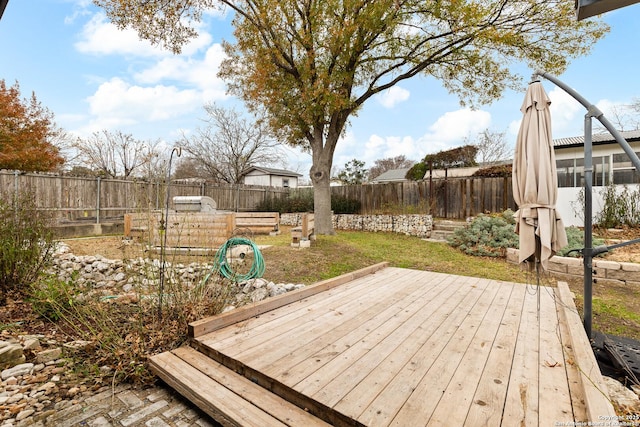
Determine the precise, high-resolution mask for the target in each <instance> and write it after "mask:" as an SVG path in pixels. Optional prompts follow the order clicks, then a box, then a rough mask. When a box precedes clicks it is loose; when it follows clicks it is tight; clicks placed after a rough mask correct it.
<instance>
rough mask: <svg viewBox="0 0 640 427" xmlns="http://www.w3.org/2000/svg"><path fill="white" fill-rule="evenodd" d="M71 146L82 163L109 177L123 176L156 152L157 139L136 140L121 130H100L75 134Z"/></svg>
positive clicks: (155, 154) (139, 167)
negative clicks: (81, 136) (75, 137)
mask: <svg viewBox="0 0 640 427" xmlns="http://www.w3.org/2000/svg"><path fill="white" fill-rule="evenodd" d="M73 146H74V148H75V149H76V150H77V152H78V154H79V158H80V159H81V161H82V162H83V163H84V165H85V166H87V167H89V168H91V169H93V170H96V171H98V172H99V173H101V174H103V175H104V176H106V177H109V178H125V179H126V178H129V177H132V176H134V175H135V172H136V171H140V170H141V169H142V167H143V166H144V165H146V164H148V163H149V162H150V161H151V160H152V158H153V157H154V156H157V146H158V142H149V141H141V140H137V139H135V138H134V137H133V136H132V135H131V134H126V133H123V132H121V131H114V132H110V131H108V130H102V131H100V132H94V133H93V134H92V135H91V136H90V137H88V138H86V139H83V138H78V139H77V140H76V141H75V143H74V144H73ZM147 172H148V171H147ZM145 176H146V175H145Z"/></svg>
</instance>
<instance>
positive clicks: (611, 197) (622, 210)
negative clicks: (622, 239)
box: [571, 184, 640, 228]
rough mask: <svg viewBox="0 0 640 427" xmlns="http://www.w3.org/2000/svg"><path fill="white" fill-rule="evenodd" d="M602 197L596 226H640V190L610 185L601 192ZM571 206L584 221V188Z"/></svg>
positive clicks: (595, 217)
mask: <svg viewBox="0 0 640 427" xmlns="http://www.w3.org/2000/svg"><path fill="white" fill-rule="evenodd" d="M600 196H602V210H601V211H599V212H596V213H595V215H594V218H593V223H594V225H597V226H599V227H602V228H619V227H623V226H625V225H626V226H630V227H637V226H639V225H640V188H636V189H635V190H633V189H630V188H629V187H627V186H626V185H623V186H620V185H616V184H609V185H608V186H606V187H604V188H602V189H601V190H600ZM571 204H572V206H573V211H574V213H575V214H576V216H578V217H579V218H580V219H584V204H585V195H584V188H581V189H580V192H579V193H578V197H577V200H576V201H575V202H572V203H571ZM594 210H595V209H594Z"/></svg>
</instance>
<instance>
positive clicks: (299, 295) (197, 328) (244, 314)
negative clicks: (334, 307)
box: [189, 262, 388, 338]
mask: <svg viewBox="0 0 640 427" xmlns="http://www.w3.org/2000/svg"><path fill="white" fill-rule="evenodd" d="M387 265H388V263H387V262H382V263H378V264H374V265H372V266H369V267H365V268H362V269H360V270H356V271H354V272H351V273H346V274H342V275H340V276H337V277H334V278H332V279H327V280H322V281H320V282H317V283H315V284H313V285H309V286H306V287H304V288H301V289H298V290H295V291H291V292H287V293H286V294H282V295H279V296H276V297H272V298H269V299H267V300H264V301H262V302H259V303H256V304H253V305H249V306H244V307H241V308H239V309H236V310H232V311H229V312H227V313H223V314H220V315H217V316H212V317H208V318H205V319H202V320H198V321H195V322H192V323H190V324H189V335H190V336H191V337H193V338H196V337H198V336H200V335H204V334H206V333H209V332H212V331H215V330H217V329H221V328H224V327H225V326H228V325H231V324H233V323H236V322H241V321H243V320H246V319H249V318H251V317H254V316H257V315H260V314H263V313H266V312H268V311H271V310H274V309H276V308H279V307H282V306H285V305H287V304H290V303H292V302H294V301H299V300H301V299H304V298H307V297H309V296H311V295H315V294H317V293H320V292H323V291H326V290H328V289H331V288H333V287H336V286H340V285H342V284H344V283H347V282H349V281H351V280H355V279H357V278H360V277H363V276H366V275H368V274H372V273H374V272H376V271H378V270H381V269H383V268H384V267H386V266H387Z"/></svg>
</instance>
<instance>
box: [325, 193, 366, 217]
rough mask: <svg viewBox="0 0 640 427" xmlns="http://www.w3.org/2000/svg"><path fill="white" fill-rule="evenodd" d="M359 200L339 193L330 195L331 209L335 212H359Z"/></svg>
mask: <svg viewBox="0 0 640 427" xmlns="http://www.w3.org/2000/svg"><path fill="white" fill-rule="evenodd" d="M360 206H361V204H360V201H359V200H355V199H349V198H347V197H344V196H340V195H332V196H331V209H332V210H333V213H336V214H355V213H358V212H360Z"/></svg>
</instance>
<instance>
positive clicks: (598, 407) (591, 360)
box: [557, 281, 616, 421]
mask: <svg viewBox="0 0 640 427" xmlns="http://www.w3.org/2000/svg"><path fill="white" fill-rule="evenodd" d="M557 295H558V298H559V299H560V305H561V306H562V309H563V311H564V315H565V318H566V320H567V327H568V330H569V337H568V338H569V340H570V342H571V345H572V348H573V351H574V353H575V355H576V360H580V365H576V366H577V368H578V370H579V372H580V379H581V380H582V388H583V392H584V400H585V404H586V409H587V416H588V418H589V419H588V421H602V420H603V419H615V418H611V417H615V416H616V412H615V409H614V408H613V405H612V403H611V400H610V398H609V392H608V390H607V386H606V384H605V383H604V380H603V379H602V373H601V372H600V367H599V366H598V362H597V361H596V357H595V355H594V353H593V349H592V348H591V343H590V341H589V338H588V337H587V335H586V333H585V331H584V328H583V326H582V321H581V319H580V316H579V315H578V309H577V308H576V305H575V303H574V300H573V296H572V293H571V290H570V289H569V285H568V284H567V282H563V281H559V282H558V287H557ZM603 417H605V418H603Z"/></svg>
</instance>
